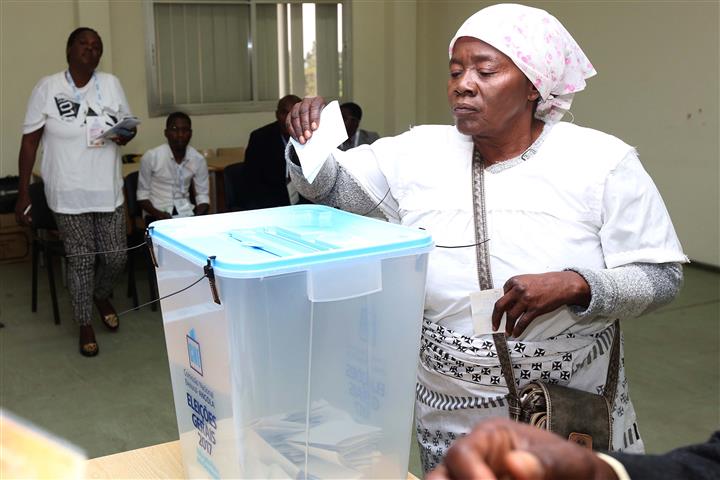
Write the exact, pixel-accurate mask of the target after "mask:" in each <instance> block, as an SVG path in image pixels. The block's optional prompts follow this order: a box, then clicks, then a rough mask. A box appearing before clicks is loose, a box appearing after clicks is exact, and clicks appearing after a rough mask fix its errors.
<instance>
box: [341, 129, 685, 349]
mask: <svg viewBox="0 0 720 480" xmlns="http://www.w3.org/2000/svg"><path fill="white" fill-rule="evenodd" d="M472 152H473V143H472V139H471V138H470V137H469V136H466V135H462V134H460V133H459V132H458V131H457V129H456V128H455V127H452V126H434V125H428V126H421V127H416V128H413V129H412V130H410V131H409V132H406V133H404V134H402V135H399V136H397V137H391V138H381V139H380V140H377V141H376V142H375V143H373V144H372V145H369V146H360V147H358V148H355V149H353V150H350V151H348V152H342V151H339V150H336V151H335V152H334V153H333V156H334V157H335V159H336V160H337V161H338V163H339V164H341V165H342V166H343V167H344V168H346V169H347V170H348V171H349V172H350V174H351V175H353V177H355V178H356V179H357V181H358V182H359V183H360V184H361V186H362V187H363V188H364V189H365V191H366V192H368V193H370V194H371V195H372V196H374V197H375V198H376V199H377V201H378V202H379V201H380V199H382V198H384V200H383V202H382V205H381V208H382V209H383V212H384V213H386V215H387V216H388V218H390V219H391V220H392V221H395V222H399V223H402V224H404V225H409V226H414V227H422V228H424V229H426V230H427V231H429V232H430V233H431V234H432V236H433V240H434V241H435V244H436V245H444V246H456V245H471V244H474V243H476V241H477V240H476V238H475V232H476V228H475V220H474V212H473V193H472V183H473V182H472ZM388 191H389V194H388ZM386 195H387V196H386ZM485 198H486V212H487V219H486V221H487V230H488V234H487V237H488V238H487V239H481V240H488V248H489V253H490V267H491V272H492V278H493V283H494V288H502V287H503V285H504V283H505V282H506V281H507V280H508V279H509V278H510V277H512V276H515V275H520V274H526V273H544V272H550V271H560V270H563V269H564V268H568V267H585V268H593V269H598V268H600V269H602V268H613V267H617V266H620V265H626V264H630V263H635V262H649V263H664V262H685V261H687V257H686V256H685V255H684V254H683V252H682V247H681V246H680V242H679V241H678V238H677V236H676V234H675V230H674V228H673V226H672V222H671V220H670V216H669V214H668V212H667V210H666V208H665V205H664V203H663V201H662V198H661V197H660V194H659V192H658V191H657V189H656V187H655V185H654V184H653V181H652V179H651V178H650V176H649V175H648V174H647V173H646V172H645V170H644V169H643V168H642V165H641V164H640V161H639V159H638V157H637V154H636V152H635V149H633V148H632V147H630V146H629V145H627V144H625V143H623V142H622V141H620V140H619V139H617V138H615V137H613V136H611V135H606V134H604V133H602V132H598V131H596V130H592V129H588V128H582V127H578V126H576V125H572V124H568V123H563V122H561V123H558V124H556V125H554V126H553V127H552V129H551V130H550V132H548V135H547V137H546V139H545V141H544V142H543V144H542V145H541V146H540V147H539V149H538V151H537V153H536V154H535V155H533V156H532V157H530V158H529V159H528V160H527V161H526V162H524V163H522V164H519V165H516V166H514V167H512V168H508V169H505V170H502V171H500V172H497V173H490V172H489V171H487V170H486V171H485ZM476 262H477V259H476V250H475V247H469V248H455V249H446V248H435V250H434V251H433V252H432V253H431V254H430V259H429V265H428V280H427V295H426V303H425V317H426V318H427V319H428V320H430V321H433V322H437V323H440V324H441V325H444V326H447V327H448V328H451V329H454V330H455V331H457V332H458V333H460V334H463V335H473V330H472V321H471V316H470V299H469V294H470V293H471V292H474V291H477V290H478V289H479V286H478V278H477V270H476ZM604 327H605V325H604V324H603V322H590V323H582V322H580V321H578V320H577V319H575V318H573V316H572V314H571V313H570V311H569V309H567V308H566V307H563V308H560V309H558V310H556V311H555V312H551V313H549V314H546V315H542V316H540V317H538V318H537V319H536V320H534V321H533V322H532V323H531V325H530V326H529V327H528V328H527V329H526V330H525V332H524V333H523V335H522V336H521V339H524V340H534V339H539V338H548V337H552V336H554V335H558V334H560V333H580V334H586V333H593V332H595V331H599V330H600V329H602V328H604Z"/></svg>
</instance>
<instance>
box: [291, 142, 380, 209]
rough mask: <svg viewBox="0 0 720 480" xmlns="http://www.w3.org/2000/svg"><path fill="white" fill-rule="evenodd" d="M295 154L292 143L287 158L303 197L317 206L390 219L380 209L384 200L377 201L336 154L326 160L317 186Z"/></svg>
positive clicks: (316, 180) (318, 177) (296, 185)
mask: <svg viewBox="0 0 720 480" xmlns="http://www.w3.org/2000/svg"><path fill="white" fill-rule="evenodd" d="M294 155H295V151H294V149H293V148H292V146H291V144H290V143H288V147H287V149H286V150H285V158H286V161H287V164H288V170H289V172H290V179H291V180H292V182H293V184H294V185H295V188H297V191H298V192H299V193H300V195H302V196H303V197H305V198H307V199H309V200H311V201H313V202H315V203H320V204H322V205H328V206H331V207H335V208H339V209H341V210H346V211H348V212H352V213H357V214H358V215H364V216H369V217H375V218H381V219H383V220H387V217H386V216H385V215H384V214H383V212H382V211H381V210H380V208H379V206H380V203H382V200H384V199H381V200H375V198H374V197H373V196H372V195H371V194H370V193H368V192H367V191H366V190H365V189H364V188H363V187H362V186H361V185H360V183H358V182H357V181H356V180H355V178H354V177H353V176H352V175H351V174H350V173H349V172H348V171H347V170H346V169H345V168H343V167H342V165H340V164H339V163H338V162H337V161H336V160H335V158H333V156H332V155H331V156H329V157H328V159H327V160H326V161H325V164H324V165H323V166H322V168H321V169H320V172H319V173H318V174H317V177H315V180H314V181H313V183H310V182H308V181H307V179H306V178H305V176H304V175H303V173H302V168H301V167H300V166H299V165H296V164H295V163H294V162H293V161H292V158H293V156H294Z"/></svg>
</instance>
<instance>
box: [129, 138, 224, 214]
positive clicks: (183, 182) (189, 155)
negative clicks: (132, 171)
mask: <svg viewBox="0 0 720 480" xmlns="http://www.w3.org/2000/svg"><path fill="white" fill-rule="evenodd" d="M190 182H194V183H195V202H196V203H197V204H198V205H199V204H201V203H208V204H209V203H210V196H209V189H210V187H209V182H208V168H207V161H206V160H205V157H203V156H202V155H201V154H200V153H199V152H198V151H197V150H195V149H194V148H193V147H191V146H190V145H188V147H187V150H186V151H185V158H184V159H183V161H182V162H180V163H177V162H176V161H175V157H174V156H173V153H172V150H170V146H169V145H168V144H167V143H165V144H163V145H160V146H159V147H155V148H153V149H151V150H148V151H147V152H145V155H143V156H142V159H141V160H140V174H139V176H138V189H137V199H138V200H150V203H152V204H153V206H154V207H155V208H157V209H158V210H161V211H163V212H167V213H172V211H173V207H174V208H175V210H176V211H177V215H176V216H178V217H189V216H192V215H193V207H194V205H193V204H192V202H190Z"/></svg>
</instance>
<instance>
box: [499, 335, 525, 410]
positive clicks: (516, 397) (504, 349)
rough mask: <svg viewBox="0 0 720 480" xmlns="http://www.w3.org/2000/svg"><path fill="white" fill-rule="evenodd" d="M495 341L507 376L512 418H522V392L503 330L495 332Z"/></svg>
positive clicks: (503, 371)
mask: <svg viewBox="0 0 720 480" xmlns="http://www.w3.org/2000/svg"><path fill="white" fill-rule="evenodd" d="M493 341H494V342H495V351H496V352H497V356H498V359H500V368H501V369H502V375H503V377H504V378H505V383H506V384H507V388H508V412H509V413H510V418H511V419H512V420H517V419H518V418H520V394H519V393H518V388H517V384H516V383H515V375H514V374H513V369H512V364H511V363H510V353H509V351H508V346H507V339H506V338H505V334H504V333H502V332H499V333H493Z"/></svg>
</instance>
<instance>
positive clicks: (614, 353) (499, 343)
mask: <svg viewBox="0 0 720 480" xmlns="http://www.w3.org/2000/svg"><path fill="white" fill-rule="evenodd" d="M613 330H614V333H613V341H612V348H611V350H610V363H609V365H608V372H607V376H606V377H605V388H604V389H603V397H605V399H606V400H607V402H608V404H609V405H610V410H611V411H612V408H613V403H614V402H615V393H616V391H617V383H618V375H619V372H620V368H619V367H620V322H619V321H618V320H615V323H614V324H613ZM493 342H495V351H496V352H497V356H498V359H499V360H500V368H501V370H502V374H503V378H504V379H505V383H506V384H507V388H508V403H509V406H508V409H509V412H510V418H511V419H513V420H517V419H518V418H519V416H520V394H519V393H518V388H517V384H516V383H515V375H514V374H513V369H512V363H511V362H510V353H509V350H508V346H507V339H506V338H505V334H504V333H502V332H500V333H493Z"/></svg>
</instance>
